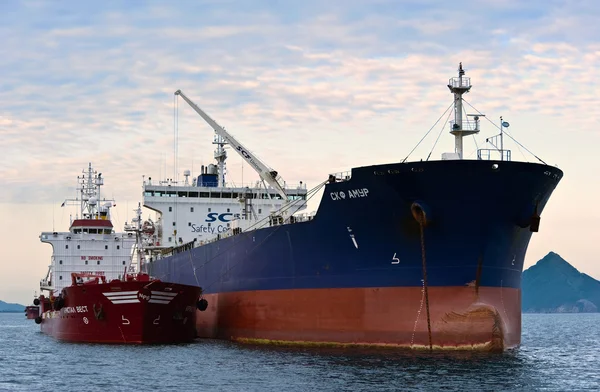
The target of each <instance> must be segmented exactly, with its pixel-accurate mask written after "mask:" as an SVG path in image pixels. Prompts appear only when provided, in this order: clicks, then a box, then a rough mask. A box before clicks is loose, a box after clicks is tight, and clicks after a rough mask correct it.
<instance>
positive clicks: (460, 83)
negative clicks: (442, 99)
mask: <svg viewBox="0 0 600 392" xmlns="http://www.w3.org/2000/svg"><path fill="white" fill-rule="evenodd" d="M448 86H450V87H452V88H470V87H471V78H468V77H465V76H463V77H462V78H456V77H455V78H450V79H449V80H448Z"/></svg>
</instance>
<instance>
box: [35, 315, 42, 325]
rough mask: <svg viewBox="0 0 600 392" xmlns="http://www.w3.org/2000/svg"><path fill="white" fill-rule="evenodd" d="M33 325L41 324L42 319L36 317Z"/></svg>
mask: <svg viewBox="0 0 600 392" xmlns="http://www.w3.org/2000/svg"><path fill="white" fill-rule="evenodd" d="M35 323H36V324H41V323H42V317H41V316H37V317H36V318H35Z"/></svg>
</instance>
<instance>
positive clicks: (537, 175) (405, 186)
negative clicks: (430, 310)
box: [149, 160, 562, 294]
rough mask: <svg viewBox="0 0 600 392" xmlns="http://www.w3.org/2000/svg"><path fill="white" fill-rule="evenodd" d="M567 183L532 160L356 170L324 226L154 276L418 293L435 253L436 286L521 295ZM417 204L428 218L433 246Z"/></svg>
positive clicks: (230, 286)
mask: <svg viewBox="0 0 600 392" xmlns="http://www.w3.org/2000/svg"><path fill="white" fill-rule="evenodd" d="M494 165H496V166H494ZM561 177H562V172H561V171H560V170H559V169H557V168H555V167H550V166H545V165H540V164H532V163H522V162H497V161H467V160H463V161H433V162H413V163H406V164H402V163H397V164H389V165H377V166H368V167H360V168H355V169H353V170H352V177H351V179H350V180H349V181H343V182H333V183H329V184H327V185H326V187H325V190H324V193H323V199H322V201H321V204H320V206H319V210H318V211H317V214H316V215H315V217H314V219H313V220H311V221H308V222H301V223H294V224H286V225H279V226H273V227H268V228H264V229H260V230H255V231H249V232H245V233H241V234H238V235H235V236H231V237H227V238H224V239H221V240H219V241H216V242H212V243H208V244H205V245H203V246H200V247H196V248H193V249H191V250H183V249H181V250H179V251H177V250H176V251H174V252H173V255H172V256H169V257H165V258H163V259H160V260H156V261H153V262H152V263H151V264H150V267H149V268H150V273H151V274H152V275H153V276H156V277H158V278H159V279H162V280H167V281H170V282H175V283H181V284H189V285H200V286H201V287H202V288H203V289H204V290H205V293H208V294H216V293H225V292H237V291H256V290H286V289H322V288H330V289H331V288H366V287H414V286H421V285H422V284H423V283H422V279H423V262H422V260H423V253H424V254H425V260H426V269H427V276H428V284H429V286H439V287H444V286H465V285H478V286H482V287H483V286H487V287H510V288H517V289H519V288H520V287H521V272H522V269H523V260H524V257H525V252H526V250H527V246H528V244H529V240H530V238H531V234H532V232H531V231H530V222H531V218H532V215H534V212H535V211H536V210H537V213H538V214H541V212H542V210H543V209H544V207H545V205H546V203H547V202H548V199H549V197H550V195H551V194H552V191H553V190H554V188H555V187H556V185H557V184H558V182H559V181H560V179H561ZM414 203H418V204H419V205H420V206H421V207H422V209H423V210H424V211H425V212H426V215H427V225H426V227H425V228H424V236H423V241H422V240H421V231H420V226H419V224H418V223H417V221H416V220H415V218H414V216H413V213H412V211H411V206H413V204H414ZM541 229H542V230H543V229H544V227H543V222H542V225H541Z"/></svg>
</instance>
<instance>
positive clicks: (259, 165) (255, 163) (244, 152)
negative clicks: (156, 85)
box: [175, 90, 288, 203]
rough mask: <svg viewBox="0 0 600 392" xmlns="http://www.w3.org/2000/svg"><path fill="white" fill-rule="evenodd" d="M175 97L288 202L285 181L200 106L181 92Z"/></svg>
mask: <svg viewBox="0 0 600 392" xmlns="http://www.w3.org/2000/svg"><path fill="white" fill-rule="evenodd" d="M175 95H179V96H180V97H181V98H183V100H184V101H185V102H187V103H188V105H190V106H191V107H192V109H194V110H195V111H196V113H198V114H199V115H200V117H202V118H203V119H204V121H206V122H207V123H208V125H210V126H211V127H212V128H213V129H214V130H215V132H216V133H217V135H219V136H221V137H222V138H224V139H225V140H226V141H227V143H229V144H230V145H231V146H233V149H234V150H235V151H236V152H237V153H238V154H240V155H241V157H242V158H243V159H244V160H245V161H246V162H248V164H249V165H250V166H252V168H253V169H254V170H256V172H257V173H258V175H259V176H260V178H261V179H262V180H263V182H264V181H266V182H267V183H268V184H269V185H270V186H272V187H273V188H274V189H275V190H276V191H277V193H278V194H279V195H280V196H281V198H282V199H283V201H284V203H287V202H288V197H287V194H286V193H285V190H284V188H283V187H282V186H281V182H283V180H282V179H281V176H279V175H278V174H277V172H276V171H275V170H273V169H271V168H270V167H269V166H267V165H266V164H264V163H263V162H262V161H261V160H260V159H258V158H257V157H256V156H255V155H253V154H251V153H250V151H249V150H248V149H247V148H246V147H244V146H243V145H242V144H241V143H240V142H239V141H237V139H236V138H234V137H233V136H232V135H231V134H230V133H229V132H227V131H226V130H225V128H223V127H222V126H220V125H219V124H217V122H216V121H215V120H213V119H212V118H211V117H210V116H209V115H208V114H206V113H205V112H204V111H203V110H202V109H200V108H199V107H198V105H196V104H195V103H194V102H192V100H191V99H189V98H188V97H187V96H186V95H185V94H184V93H183V92H182V91H181V90H177V91H175Z"/></svg>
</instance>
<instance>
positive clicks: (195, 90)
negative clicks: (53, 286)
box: [0, 1, 600, 202]
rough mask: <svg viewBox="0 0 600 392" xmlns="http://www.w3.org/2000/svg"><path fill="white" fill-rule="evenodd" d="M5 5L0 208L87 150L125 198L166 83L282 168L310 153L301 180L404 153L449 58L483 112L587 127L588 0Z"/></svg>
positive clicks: (159, 119)
mask: <svg viewBox="0 0 600 392" xmlns="http://www.w3.org/2000/svg"><path fill="white" fill-rule="evenodd" d="M543 4H546V3H543ZM2 7H7V8H8V10H5V11H8V12H5V13H3V15H4V16H2V17H0V18H1V19H0V20H1V21H2V22H3V23H2V26H3V27H0V34H2V36H6V37H8V39H6V40H4V41H3V42H2V43H0V51H1V53H2V55H1V56H0V71H1V72H2V75H3V76H4V78H3V81H2V82H0V83H1V84H2V85H1V87H2V88H1V89H0V104H1V105H0V116H1V117H0V131H1V132H2V134H3V138H2V140H1V141H0V149H1V150H2V151H3V152H4V153H3V154H2V157H0V166H1V167H0V178H1V179H2V181H3V183H4V184H5V185H6V186H5V187H4V191H3V192H2V196H1V197H0V200H1V201H3V202H30V201H34V200H35V201H37V202H41V201H48V200H50V199H53V198H54V197H51V196H53V195H54V193H55V192H60V189H57V187H58V188H60V186H66V185H67V184H69V183H70V181H71V179H72V177H73V173H74V172H75V171H76V170H77V171H78V170H79V168H80V167H83V166H85V165H86V163H87V161H98V162H99V164H100V162H101V164H103V165H107V166H108V169H109V170H112V171H113V172H114V177H115V178H116V179H118V180H119V182H120V184H124V185H123V188H124V189H125V190H124V192H125V194H126V195H127V197H130V198H135V197H138V195H139V191H138V188H137V186H134V185H133V184H134V183H135V181H137V180H138V179H139V177H140V176H141V175H142V174H146V175H150V174H151V172H154V173H155V175H156V170H157V168H162V167H164V163H165V162H167V164H166V165H167V166H168V167H172V164H171V162H172V154H173V139H172V138H173V134H174V133H173V132H174V131H173V117H172V115H173V106H172V105H173V95H172V94H173V91H174V90H176V89H178V88H182V89H183V90H184V92H186V93H187V94H188V95H189V96H190V97H192V99H194V100H195V101H196V102H197V103H198V104H199V105H200V106H201V107H203V108H204V109H206V110H207V111H208V112H209V113H210V114H211V115H212V116H213V117H215V119H217V121H218V122H220V123H222V124H223V125H226V126H227V128H228V129H230V130H231V131H232V132H233V133H234V134H235V135H236V136H238V137H239V138H240V139H241V140H242V141H243V142H244V143H245V144H247V145H248V146H249V148H250V149H252V150H254V151H255V152H256V153H257V154H258V155H259V156H261V157H263V159H265V160H266V161H267V162H269V163H271V162H272V163H271V164H272V166H277V167H278V170H279V171H280V173H282V174H284V177H288V176H286V175H285V173H289V174H290V176H298V177H304V176H306V173H305V172H300V171H299V170H297V169H296V167H298V165H296V164H293V163H292V162H295V161H296V160H299V161H302V162H313V163H314V165H315V166H316V167H319V170H318V172H316V171H312V170H311V172H313V173H314V174H309V176H308V177H310V178H306V179H305V181H306V180H312V181H313V182H318V180H319V179H320V178H321V177H323V176H325V175H326V174H327V172H329V171H337V170H343V169H348V168H350V167H352V166H356V165H358V164H368V163H375V162H381V161H393V160H398V159H399V158H400V157H401V156H402V155H403V154H406V153H407V152H408V151H410V148H412V144H414V143H415V142H416V141H418V140H419V138H420V136H421V135H422V134H423V133H424V132H425V131H426V130H427V129H428V128H429V126H430V125H431V124H433V122H434V120H435V118H437V116H438V115H439V114H440V113H441V112H443V110H444V109H445V108H446V107H447V105H448V104H449V102H450V99H451V97H450V95H449V93H448V91H447V89H446V88H445V83H446V81H447V79H448V78H449V77H452V76H454V75H455V73H456V66H457V63H458V62H459V61H463V63H464V64H465V67H466V68H467V69H468V75H469V76H471V77H472V80H473V84H474V89H473V92H472V93H470V94H469V95H467V96H466V98H467V100H468V101H469V102H471V98H473V102H472V103H474V104H476V105H475V106H476V107H478V108H479V106H480V105H479V103H482V104H484V105H485V111H486V113H488V112H489V113H492V112H495V113H499V114H498V115H500V114H505V115H506V114H508V113H511V112H513V113H514V112H517V113H519V111H525V112H528V113H537V114H538V115H540V116H548V117H552V118H562V121H564V122H565V123H569V124H573V125H574V126H576V127H578V129H590V130H592V131H593V129H594V127H593V124H594V123H596V122H597V121H598V116H597V115H594V114H593V113H597V111H596V110H595V108H596V107H597V106H598V98H597V94H595V91H598V87H599V86H598V80H599V76H600V75H598V72H599V71H598V69H597V67H596V66H595V64H598V61H599V60H600V46H598V44H597V43H595V42H593V40H590V39H589V38H590V37H591V36H590V34H589V30H590V29H591V30H593V31H595V30H594V29H595V27H593V26H590V25H589V24H585V25H582V22H586V23H587V21H589V18H590V17H591V16H593V15H594V13H595V14H596V15H598V12H597V11H598V6H597V5H596V3H595V2H587V3H585V2H584V3H578V4H577V5H572V4H570V3H566V2H552V3H550V4H549V5H548V6H542V3H539V2H528V3H527V4H522V3H521V2H517V1H494V2H487V3H486V5H485V6H483V5H481V4H479V3H478V2H465V3H464V4H463V6H462V7H458V8H456V7H454V5H452V6H450V5H449V4H447V3H445V2H436V1H429V2H426V3H421V2H412V3H411V2H408V3H403V4H401V5H400V4H398V3H397V2H386V1H378V2H369V3H366V2H360V1H351V2H347V3H344V6H343V7H342V6H341V5H340V4H339V3H334V2H316V1H312V2H307V3H306V4H303V6H302V7H299V6H297V8H294V9H290V8H286V7H283V6H268V5H267V3H260V2H259V3H255V2H252V3H250V2H230V3H225V5H222V4H220V3H219V2H187V3H185V2H184V3H182V5H181V6H178V7H170V6H168V5H165V4H164V3H149V4H148V5H147V4H146V3H135V6H133V5H125V4H123V3H119V2H116V3H110V2H109V3H105V4H102V5H100V4H95V3H85V4H82V3H64V4H62V5H61V6H60V7H54V6H51V5H49V4H47V3H44V2H21V3H18V4H17V5H6V4H5V5H3V6H2ZM558 15H560V18H559V17H558ZM560 31H563V32H564V33H565V34H563V35H562V36H561V35H560V34H559V32H560ZM480 109H481V110H484V108H480ZM179 114H180V119H179V133H178V134H179V143H178V145H179V154H180V160H181V161H182V164H184V163H185V164H187V165H188V166H189V165H191V163H192V162H196V164H198V163H199V162H204V163H208V162H209V161H210V159H211V158H210V157H211V155H212V152H211V149H212V145H211V144H210V140H211V138H212V136H211V130H210V128H209V127H208V126H206V125H205V124H204V123H203V122H202V120H201V119H200V118H198V117H197V116H196V114H195V113H193V112H192V111H191V109H190V108H188V107H187V105H185V104H184V103H183V102H180V106H179ZM498 115H497V116H498ZM492 131H493V130H492ZM433 134H437V131H436V132H433ZM446 139H448V143H447V144H448V145H451V143H452V142H451V140H450V139H449V138H448V137H447V138H446ZM366 145H370V146H375V145H378V146H379V147H377V148H376V149H375V151H377V153H375V154H374V152H373V150H371V149H364V148H360V146H366ZM391 146H396V147H394V148H392V147H391ZM430 146H431V143H429V144H428V145H427V148H429V147H430ZM442 146H443V144H442ZM417 152H418V151H417ZM421 153H422V155H423V154H424V155H426V154H427V150H423V151H421ZM230 156H231V162H232V163H231V164H232V165H234V164H239V162H240V161H239V160H238V161H236V159H237V157H234V156H232V155H231V154H230ZM236 162H237V163H236ZM180 167H181V165H180ZM168 170H171V169H168ZM162 171H163V172H164V171H165V170H162ZM25 173H27V174H26V175H25ZM126 176H127V177H126ZM35 189H37V190H38V191H37V192H34V191H33V190H35ZM44 189H45V190H46V191H44ZM23 190H27V191H25V192H24V191H23ZM40 198H41V199H42V200H40Z"/></svg>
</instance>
